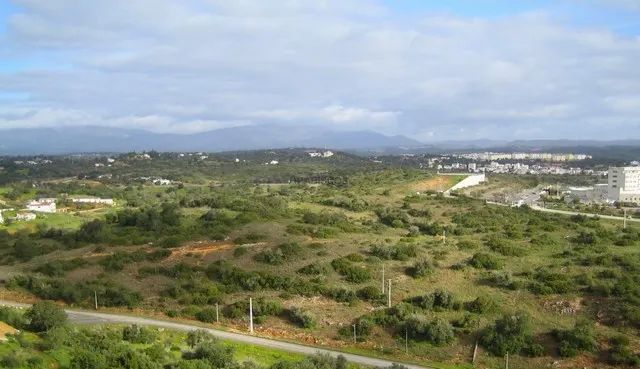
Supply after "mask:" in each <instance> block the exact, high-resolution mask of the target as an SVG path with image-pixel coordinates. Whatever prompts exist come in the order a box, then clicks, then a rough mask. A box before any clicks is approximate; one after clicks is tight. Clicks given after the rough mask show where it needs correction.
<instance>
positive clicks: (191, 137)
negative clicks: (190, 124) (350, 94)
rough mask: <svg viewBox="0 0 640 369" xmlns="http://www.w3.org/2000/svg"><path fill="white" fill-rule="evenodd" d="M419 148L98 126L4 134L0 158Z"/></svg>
mask: <svg viewBox="0 0 640 369" xmlns="http://www.w3.org/2000/svg"><path fill="white" fill-rule="evenodd" d="M421 145H423V143H421V142H419V141H416V140H413V139H410V138H408V137H406V136H386V135H383V134H380V133H376V132H373V131H335V130H331V129H327V128H323V127H308V126H305V127H293V126H278V125H262V126H240V127H232V128H223V129H218V130H214V131H208V132H200V133H194V134H175V133H154V132H150V131H145V130H139V129H124V128H110V127H96V126H74V127H70V126H66V127H60V128H19V129H9V130H0V154H4V155H25V154H66V153H83V152H91V153H97V152H129V151H143V150H147V151H148V150H156V151H174V152H176V151H189V152H195V151H202V152H217V151H232V150H253V149H270V148H286V147H316V148H322V147H326V148H331V149H366V148H378V147H404V146H406V147H416V146H421Z"/></svg>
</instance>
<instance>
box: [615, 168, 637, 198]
mask: <svg viewBox="0 0 640 369" xmlns="http://www.w3.org/2000/svg"><path fill="white" fill-rule="evenodd" d="M608 185H609V186H608V187H609V200H611V201H618V202H640V167H611V168H609V183H608Z"/></svg>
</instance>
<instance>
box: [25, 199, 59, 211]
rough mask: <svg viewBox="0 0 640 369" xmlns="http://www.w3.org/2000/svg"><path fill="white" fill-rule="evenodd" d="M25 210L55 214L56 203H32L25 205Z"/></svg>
mask: <svg viewBox="0 0 640 369" xmlns="http://www.w3.org/2000/svg"><path fill="white" fill-rule="evenodd" d="M27 209H28V210H31V211H37V212H40V213H55V212H56V203H55V202H38V201H32V202H31V203H29V205H27Z"/></svg>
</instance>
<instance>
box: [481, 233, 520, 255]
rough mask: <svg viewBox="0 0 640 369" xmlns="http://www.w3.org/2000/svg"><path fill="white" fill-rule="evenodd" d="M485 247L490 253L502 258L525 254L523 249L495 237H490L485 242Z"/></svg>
mask: <svg viewBox="0 0 640 369" xmlns="http://www.w3.org/2000/svg"><path fill="white" fill-rule="evenodd" d="M486 245H487V247H489V249H491V251H494V252H497V253H499V254H501V255H504V256H524V255H526V254H527V251H526V250H525V249H523V248H521V247H517V246H515V245H513V244H512V243H511V242H509V241H507V240H505V239H502V238H499V237H496V236H493V237H490V238H489V239H488V240H487V242H486Z"/></svg>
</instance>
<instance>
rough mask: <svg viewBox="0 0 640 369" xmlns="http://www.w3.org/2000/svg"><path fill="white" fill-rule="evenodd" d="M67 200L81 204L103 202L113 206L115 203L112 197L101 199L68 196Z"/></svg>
mask: <svg viewBox="0 0 640 369" xmlns="http://www.w3.org/2000/svg"><path fill="white" fill-rule="evenodd" d="M67 200H69V201H71V202H74V203H81V204H103V205H109V206H113V205H114V204H115V203H114V201H113V199H101V198H98V197H70V198H68V199H67Z"/></svg>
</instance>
